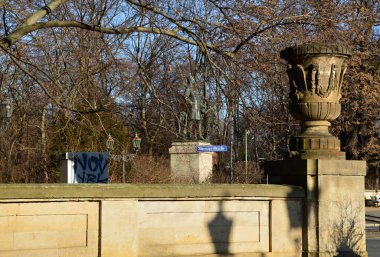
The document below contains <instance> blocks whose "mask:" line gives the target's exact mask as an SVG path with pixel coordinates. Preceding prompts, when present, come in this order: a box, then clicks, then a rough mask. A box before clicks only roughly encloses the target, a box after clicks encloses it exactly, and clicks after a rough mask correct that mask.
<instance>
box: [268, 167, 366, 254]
mask: <svg viewBox="0 0 380 257" xmlns="http://www.w3.org/2000/svg"><path fill="white" fill-rule="evenodd" d="M265 169H266V172H267V173H268V175H269V179H270V180H269V183H272V184H288V185H298V186H302V187H303V188H304V189H305V192H306V199H305V203H304V211H303V213H304V214H303V215H304V218H303V223H304V226H303V232H302V233H303V236H302V241H303V242H302V244H303V253H304V254H303V256H304V257H306V256H307V257H317V256H318V257H333V256H352V257H354V256H355V257H357V256H362V257H364V256H368V254H367V252H366V242H365V240H366V238H365V206H364V199H363V198H364V176H365V174H366V162H365V161H347V160H322V159H319V160H317V159H307V160H281V161H270V162H267V163H266V166H265Z"/></svg>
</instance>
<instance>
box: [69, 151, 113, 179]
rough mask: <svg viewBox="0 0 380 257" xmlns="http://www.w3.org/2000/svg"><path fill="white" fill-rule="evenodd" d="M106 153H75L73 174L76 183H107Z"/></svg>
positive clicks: (107, 158) (107, 155) (107, 156)
mask: <svg viewBox="0 0 380 257" xmlns="http://www.w3.org/2000/svg"><path fill="white" fill-rule="evenodd" d="M108 160H109V154H108V153H91V152H87V153H85V152H84V153H75V154H74V174H75V179H76V181H77V182H78V183H108Z"/></svg>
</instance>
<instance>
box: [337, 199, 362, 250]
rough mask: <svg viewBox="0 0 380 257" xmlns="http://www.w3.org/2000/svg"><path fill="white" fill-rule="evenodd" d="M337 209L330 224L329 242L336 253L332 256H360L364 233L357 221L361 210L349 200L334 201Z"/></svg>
mask: <svg viewBox="0 0 380 257" xmlns="http://www.w3.org/2000/svg"><path fill="white" fill-rule="evenodd" d="M335 205H336V206H335V208H334V209H336V210H337V211H338V219H337V220H335V222H332V224H331V225H330V229H331V235H330V239H331V240H330V242H331V243H332V244H333V245H332V246H333V247H334V248H335V249H336V252H337V253H338V255H336V256H334V257H342V256H350V257H356V256H358V257H360V255H358V254H357V253H358V252H360V251H361V248H362V245H361V242H362V241H363V237H364V233H363V232H362V231H361V230H360V227H361V224H360V223H359V221H360V220H361V219H360V214H361V213H362V210H361V208H362V207H360V206H356V205H355V204H354V203H352V202H351V201H347V202H344V201H340V202H338V203H335Z"/></svg>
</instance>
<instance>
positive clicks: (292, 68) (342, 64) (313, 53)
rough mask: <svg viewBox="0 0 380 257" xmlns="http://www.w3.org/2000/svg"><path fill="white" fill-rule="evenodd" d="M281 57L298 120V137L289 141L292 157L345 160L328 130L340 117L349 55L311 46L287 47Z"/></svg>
mask: <svg viewBox="0 0 380 257" xmlns="http://www.w3.org/2000/svg"><path fill="white" fill-rule="evenodd" d="M280 56H281V58H282V59H285V60H286V61H287V62H288V67H287V73H288V77H289V85H290V104H289V109H290V112H291V114H292V116H293V117H294V118H295V119H297V120H299V121H301V134H300V135H298V136H295V137H293V138H292V140H291V145H290V147H291V151H292V153H293V155H294V156H295V157H296V158H301V159H345V153H344V152H341V151H340V141H339V139H338V138H336V137H334V136H333V135H331V134H330V132H329V129H328V128H329V127H330V126H331V123H330V121H333V120H335V119H336V118H337V117H338V116H339V115H340V111H341V105H340V103H339V99H340V98H341V97H342V95H341V87H342V81H343V76H344V73H345V72H346V69H347V64H346V61H347V59H348V57H349V56H351V52H350V51H349V50H348V49H347V48H346V47H344V46H339V45H332V44H310V45H303V46H296V47H289V48H286V49H284V50H282V51H281V55H280Z"/></svg>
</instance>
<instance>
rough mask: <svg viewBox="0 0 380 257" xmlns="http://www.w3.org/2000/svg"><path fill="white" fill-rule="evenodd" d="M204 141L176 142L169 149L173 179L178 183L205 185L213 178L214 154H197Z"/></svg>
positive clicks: (204, 143)
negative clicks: (198, 147)
mask: <svg viewBox="0 0 380 257" xmlns="http://www.w3.org/2000/svg"><path fill="white" fill-rule="evenodd" d="M204 145H210V143H206V142H203V141H194V142H192V141H189V142H174V143H173V144H172V147H171V148H170V149H169V153H170V169H171V179H172V181H173V182H176V183H178V182H179V183H190V184H197V183H204V182H207V181H208V180H210V179H211V176H212V153H211V152H199V153H198V152H197V151H196V147H197V146H204Z"/></svg>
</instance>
